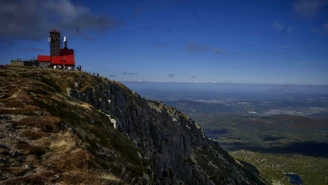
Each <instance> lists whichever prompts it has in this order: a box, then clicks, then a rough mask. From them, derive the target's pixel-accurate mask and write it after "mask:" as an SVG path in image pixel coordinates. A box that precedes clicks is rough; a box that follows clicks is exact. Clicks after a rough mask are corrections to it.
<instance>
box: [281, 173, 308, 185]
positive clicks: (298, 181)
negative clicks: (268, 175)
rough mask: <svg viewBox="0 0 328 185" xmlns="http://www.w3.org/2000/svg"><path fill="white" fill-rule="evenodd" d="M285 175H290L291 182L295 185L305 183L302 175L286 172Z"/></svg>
mask: <svg viewBox="0 0 328 185" xmlns="http://www.w3.org/2000/svg"><path fill="white" fill-rule="evenodd" d="M284 175H285V176H287V177H289V182H290V183H291V184H293V185H303V184H304V182H303V180H302V179H301V177H300V176H299V175H297V174H284Z"/></svg>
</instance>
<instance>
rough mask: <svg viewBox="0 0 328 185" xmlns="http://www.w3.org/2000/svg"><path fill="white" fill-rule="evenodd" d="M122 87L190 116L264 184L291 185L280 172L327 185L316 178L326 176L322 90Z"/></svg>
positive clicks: (327, 102)
mask: <svg viewBox="0 0 328 185" xmlns="http://www.w3.org/2000/svg"><path fill="white" fill-rule="evenodd" d="M126 85H127V86H129V87H130V88H131V89H132V90H134V91H136V92H137V93H139V94H140V95H141V96H143V97H145V98H147V99H158V100H161V101H162V102H164V103H165V104H167V105H169V106H173V107H175V108H177V109H178V110H181V111H183V112H185V113H186V114H188V115H189V116H191V118H192V119H194V120H195V121H197V122H198V123H199V124H200V125H201V127H202V128H203V129H204V131H205V133H206V135H207V136H208V137H209V138H212V139H213V140H216V141H218V142H219V143H220V145H221V146H222V147H223V148H224V149H225V150H227V151H229V152H230V153H231V155H232V156H234V157H235V158H236V159H238V160H240V161H241V162H242V161H244V162H247V163H248V164H252V165H254V166H255V167H256V168H257V170H259V173H260V175H261V176H262V177H263V178H265V179H266V180H267V181H268V182H269V183H272V184H286V185H288V184H291V183H290V182H289V181H288V178H287V177H286V176H284V175H283V172H294V173H297V174H299V175H300V177H301V178H302V180H303V181H304V184H309V182H311V183H310V184H312V183H313V182H315V184H319V185H320V184H327V183H328V178H327V177H325V176H322V175H321V173H319V174H318V173H315V171H316V170H321V171H322V173H323V174H327V173H328V88H327V87H326V86H319V87H316V86H288V87H287V86H279V85H249V86H245V85H238V84H191V83H180V84H179V83H166V84H165V86H164V85H163V84H162V86H161V85H160V83H145V82H143V83H137V82H135V83H127V84H126ZM197 87H198V88H197ZM291 159H293V160H291ZM260 161H267V162H266V163H270V164H271V165H264V164H266V163H263V162H260ZM301 161H302V162H301ZM292 169H293V170H294V171H288V170H292ZM309 170H313V173H311V172H309ZM313 178H316V180H315V181H313V180H312V179H313Z"/></svg>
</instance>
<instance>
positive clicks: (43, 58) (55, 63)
mask: <svg viewBox="0 0 328 185" xmlns="http://www.w3.org/2000/svg"><path fill="white" fill-rule="evenodd" d="M48 41H49V43H50V56H49V55H38V56H37V60H38V62H39V66H40V67H53V68H59V69H63V68H65V69H68V70H73V69H74V67H75V59H74V50H73V49H68V48H67V37H64V48H61V37H60V33H59V32H58V31H57V30H52V31H51V32H50V36H49V38H48Z"/></svg>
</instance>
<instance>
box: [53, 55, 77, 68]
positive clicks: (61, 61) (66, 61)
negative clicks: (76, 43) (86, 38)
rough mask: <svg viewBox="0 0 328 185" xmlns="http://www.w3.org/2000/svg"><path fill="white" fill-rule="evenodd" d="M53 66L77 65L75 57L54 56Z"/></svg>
mask: <svg viewBox="0 0 328 185" xmlns="http://www.w3.org/2000/svg"><path fill="white" fill-rule="evenodd" d="M51 65H68V66H70V65H75V60H74V55H66V56H53V57H52V60H51Z"/></svg>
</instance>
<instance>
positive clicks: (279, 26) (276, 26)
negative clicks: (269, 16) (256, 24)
mask: <svg viewBox="0 0 328 185" xmlns="http://www.w3.org/2000/svg"><path fill="white" fill-rule="evenodd" d="M272 27H274V28H276V29H278V30H282V29H283V28H284V26H283V25H282V24H280V23H278V22H277V21H275V22H274V23H273V24H272Z"/></svg>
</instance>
